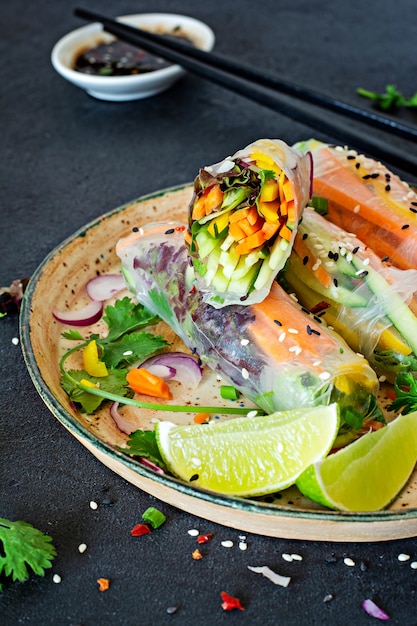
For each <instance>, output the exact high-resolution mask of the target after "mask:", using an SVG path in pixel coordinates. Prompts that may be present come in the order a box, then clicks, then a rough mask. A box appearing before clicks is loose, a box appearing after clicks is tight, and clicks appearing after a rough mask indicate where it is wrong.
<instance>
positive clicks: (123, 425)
mask: <svg viewBox="0 0 417 626" xmlns="http://www.w3.org/2000/svg"><path fill="white" fill-rule="evenodd" d="M110 415H111V416H112V418H113V420H114V423H115V424H116V426H117V428H118V429H119V430H121V431H122V433H126V435H130V433H133V432H134V431H135V430H137V429H138V427H137V425H136V424H132V422H129V420H127V419H126V418H125V417H123V416H122V415H120V413H119V403H118V402H113V404H112V405H111V407H110Z"/></svg>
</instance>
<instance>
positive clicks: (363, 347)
mask: <svg viewBox="0 0 417 626" xmlns="http://www.w3.org/2000/svg"><path fill="white" fill-rule="evenodd" d="M283 278H284V280H286V281H287V283H289V285H290V286H291V288H292V289H293V290H294V292H295V293H296V295H297V297H298V299H299V301H300V302H301V303H302V304H303V305H304V306H305V307H307V308H308V309H309V310H313V311H317V308H320V307H321V312H322V314H323V316H324V319H326V320H327V322H328V324H329V325H332V326H333V327H334V328H335V329H336V330H337V332H339V333H340V334H341V335H342V336H343V338H344V339H345V340H346V341H347V343H348V344H349V345H350V346H351V348H352V349H353V350H355V351H359V352H361V353H362V354H364V356H365V357H366V359H367V360H368V361H369V362H370V363H371V365H372V366H373V367H374V368H375V369H376V370H377V372H378V374H379V375H383V376H385V377H386V378H387V379H388V380H390V381H391V382H393V380H394V379H395V376H396V375H397V374H398V373H399V372H406V371H409V372H415V371H417V317H416V314H417V297H416V296H417V293H416V292H417V271H416V270H412V269H409V270H401V269H398V268H396V267H393V266H391V265H390V263H389V260H388V259H387V258H385V259H381V258H380V257H379V256H378V255H377V254H375V252H374V251H373V250H372V249H371V248H370V247H369V246H367V245H365V244H364V243H363V242H362V241H361V240H360V239H358V238H357V237H355V235H354V234H352V233H347V232H346V231H345V230H343V229H342V228H339V227H338V226H337V225H335V224H333V223H330V222H329V221H328V220H326V219H325V218H324V217H322V216H321V215H319V214H318V213H317V212H316V211H314V210H313V209H312V208H311V207H307V208H306V209H305V211H304V214H303V219H302V222H301V224H300V226H299V231H298V234H297V238H296V240H295V243H294V246H293V250H292V253H291V256H290V258H289V261H288V263H287V267H286V270H285V272H284V275H283Z"/></svg>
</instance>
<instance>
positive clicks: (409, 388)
mask: <svg viewBox="0 0 417 626" xmlns="http://www.w3.org/2000/svg"><path fill="white" fill-rule="evenodd" d="M394 391H395V395H396V398H395V400H393V401H392V402H391V404H390V405H389V407H388V408H389V410H390V411H402V413H404V414H405V413H412V412H413V411H417V379H416V378H414V376H413V374H411V373H409V372H401V373H400V374H398V375H397V376H396V378H395V382H394Z"/></svg>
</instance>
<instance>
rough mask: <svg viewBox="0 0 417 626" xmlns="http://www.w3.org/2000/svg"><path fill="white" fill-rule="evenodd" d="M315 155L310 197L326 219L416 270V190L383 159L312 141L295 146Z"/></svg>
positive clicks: (384, 254) (394, 259) (380, 254)
mask: <svg viewBox="0 0 417 626" xmlns="http://www.w3.org/2000/svg"><path fill="white" fill-rule="evenodd" d="M296 146H297V147H298V148H299V149H302V150H305V151H307V152H311V154H312V157H313V168H314V178H313V195H314V196H317V197H319V198H324V199H325V200H327V203H328V213H327V217H328V219H329V220H330V221H331V222H333V223H334V224H337V225H338V226H340V227H341V228H343V229H344V230H346V231H348V232H351V233H355V235H356V236H357V237H358V239H360V240H361V241H363V242H364V243H365V244H366V245H368V246H370V247H371V248H372V249H373V250H374V251H375V252H376V253H377V254H378V255H379V256H380V257H381V258H384V257H389V260H390V262H391V263H392V264H393V265H395V266H396V267H399V268H401V269H410V268H411V269H417V194H416V192H415V190H413V189H412V188H411V187H410V186H409V185H408V184H407V183H406V182H404V181H403V180H401V179H400V178H399V177H398V176H396V175H395V174H393V173H392V172H390V171H389V170H388V169H387V168H386V167H385V166H384V165H382V164H381V163H379V162H377V161H374V160H373V159H370V158H368V157H366V156H364V155H363V154H358V153H357V152H356V151H354V150H349V149H348V148H343V147H341V146H330V145H328V144H325V143H321V142H319V141H316V140H314V139H311V140H309V141H306V142H303V143H299V144H296Z"/></svg>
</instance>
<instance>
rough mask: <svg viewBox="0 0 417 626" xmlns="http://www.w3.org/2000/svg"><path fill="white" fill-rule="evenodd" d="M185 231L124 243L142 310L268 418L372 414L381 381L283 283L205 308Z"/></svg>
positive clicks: (127, 270)
mask: <svg viewBox="0 0 417 626" xmlns="http://www.w3.org/2000/svg"><path fill="white" fill-rule="evenodd" d="M184 230H185V226H184V225H182V224H177V223H175V224H168V223H163V224H162V223H159V224H150V225H148V226H147V227H145V228H143V229H139V232H134V233H132V235H130V236H129V237H127V238H124V239H121V240H120V241H119V242H118V244H117V248H116V251H117V254H118V256H119V257H120V259H121V263H122V271H123V275H124V276H125V279H126V282H127V284H128V286H129V288H130V290H131V291H132V292H133V293H134V294H135V295H136V298H137V300H138V301H139V302H140V303H142V304H143V305H144V306H146V307H147V308H148V309H150V310H151V311H152V312H153V313H155V314H157V315H159V316H160V317H161V318H162V319H163V320H164V321H165V322H166V323H167V324H168V325H169V326H170V327H171V328H172V329H173V330H174V332H175V333H176V334H177V335H178V336H179V337H181V339H182V340H183V342H184V343H185V344H186V345H187V346H188V347H189V349H190V350H191V351H192V352H196V353H197V354H198V355H199V356H200V358H201V360H202V362H203V363H204V364H206V365H207V366H209V367H210V368H211V369H212V370H214V371H215V372H217V373H218V374H219V375H220V376H221V377H222V379H224V380H225V381H227V382H228V383H229V384H231V385H234V386H235V387H236V388H237V389H238V390H239V391H240V392H241V393H242V394H244V395H245V396H246V397H247V398H249V399H250V400H252V401H253V402H254V403H255V404H257V405H258V406H259V407H261V408H262V409H263V410H264V411H266V412H267V413H271V412H273V411H276V410H286V409H292V408H297V407H308V406H315V405H319V404H323V405H326V404H328V403H330V402H333V401H337V402H339V404H340V406H341V407H342V410H343V407H349V410H352V411H354V412H356V413H360V414H361V415H362V416H363V415H364V414H369V413H370V412H372V410H373V408H374V407H375V394H376V393H377V390H378V381H377V378H376V375H375V373H374V372H373V370H372V369H371V367H370V366H369V364H368V363H367V362H366V360H365V359H364V358H363V357H361V356H359V355H357V354H356V353H354V352H353V351H352V350H351V349H350V348H349V347H348V346H347V344H346V343H345V342H344V341H343V340H342V339H341V338H340V337H339V336H338V335H337V334H335V333H333V332H332V331H330V330H329V329H327V328H326V327H325V325H324V324H322V323H320V319H319V318H314V316H311V315H308V314H306V313H305V312H304V311H303V310H302V309H301V307H300V306H299V305H298V304H297V303H296V302H295V301H294V300H293V298H291V297H290V296H289V295H288V294H286V293H285V291H284V290H283V289H281V287H280V286H279V285H278V284H277V283H274V284H273V286H272V288H271V291H270V293H269V295H268V296H267V298H265V299H264V300H263V302H261V303H255V304H253V305H249V306H244V305H237V304H234V305H229V306H227V307H223V308H221V309H216V308H214V307H212V306H211V305H210V304H208V303H207V302H205V301H204V298H203V295H202V293H201V292H200V291H199V290H198V289H197V288H196V274H195V270H194V268H193V265H192V263H190V259H189V256H188V252H187V248H186V246H185V244H184V233H183V231H184Z"/></svg>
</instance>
